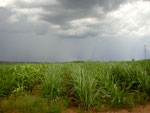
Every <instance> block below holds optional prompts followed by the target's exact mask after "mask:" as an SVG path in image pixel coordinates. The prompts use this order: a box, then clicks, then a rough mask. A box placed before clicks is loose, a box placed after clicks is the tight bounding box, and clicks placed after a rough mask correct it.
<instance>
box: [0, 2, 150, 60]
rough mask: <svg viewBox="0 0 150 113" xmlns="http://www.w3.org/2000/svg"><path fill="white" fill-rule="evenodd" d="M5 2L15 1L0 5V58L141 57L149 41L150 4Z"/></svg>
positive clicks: (113, 58)
mask: <svg viewBox="0 0 150 113" xmlns="http://www.w3.org/2000/svg"><path fill="white" fill-rule="evenodd" d="M6 1H16V2H14V3H13V4H9V5H6V6H3V8H2V7H0V60H7V61H72V60H107V61H108V60H131V59H132V58H135V59H142V58H143V45H144V44H145V43H146V44H148V42H150V40H149V33H150V27H149V26H150V20H149V14H150V10H149V6H148V5H147V4H145V3H143V2H139V3H138V2H136V0H133V1H132V3H131V0H56V2H52V1H55V0H38V1H36V0H6ZM139 1H142V0H139ZM128 2H130V3H131V4H130V3H129V4H127V3H128ZM1 5H2V4H1V2H0V6H1ZM120 6H121V7H120Z"/></svg>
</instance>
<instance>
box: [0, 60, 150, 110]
mask: <svg viewBox="0 0 150 113" xmlns="http://www.w3.org/2000/svg"><path fill="white" fill-rule="evenodd" d="M149 99H150V61H131V62H90V61H89V62H70V63H47V64H43V63H41V64H34V63H33V64H30V63H20V64H0V113H62V112H63V111H65V109H67V108H71V107H74V108H76V109H78V111H79V112H82V111H81V110H88V111H90V110H92V111H93V110H94V111H104V110H109V109H111V108H113V109H120V108H132V107H133V106H135V105H139V104H146V103H147V102H148V101H149Z"/></svg>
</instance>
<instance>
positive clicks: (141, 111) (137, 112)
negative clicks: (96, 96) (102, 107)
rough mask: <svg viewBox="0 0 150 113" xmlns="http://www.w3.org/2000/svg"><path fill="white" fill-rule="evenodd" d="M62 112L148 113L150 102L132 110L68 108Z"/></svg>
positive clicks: (149, 112)
mask: <svg viewBox="0 0 150 113" xmlns="http://www.w3.org/2000/svg"><path fill="white" fill-rule="evenodd" d="M63 113H150V104H147V105H140V106H136V107H134V108H133V110H132V111H128V110H125V109H122V110H117V111H107V112H83V111H80V112H79V110H77V109H75V108H69V109H67V110H66V111H65V112H63Z"/></svg>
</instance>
